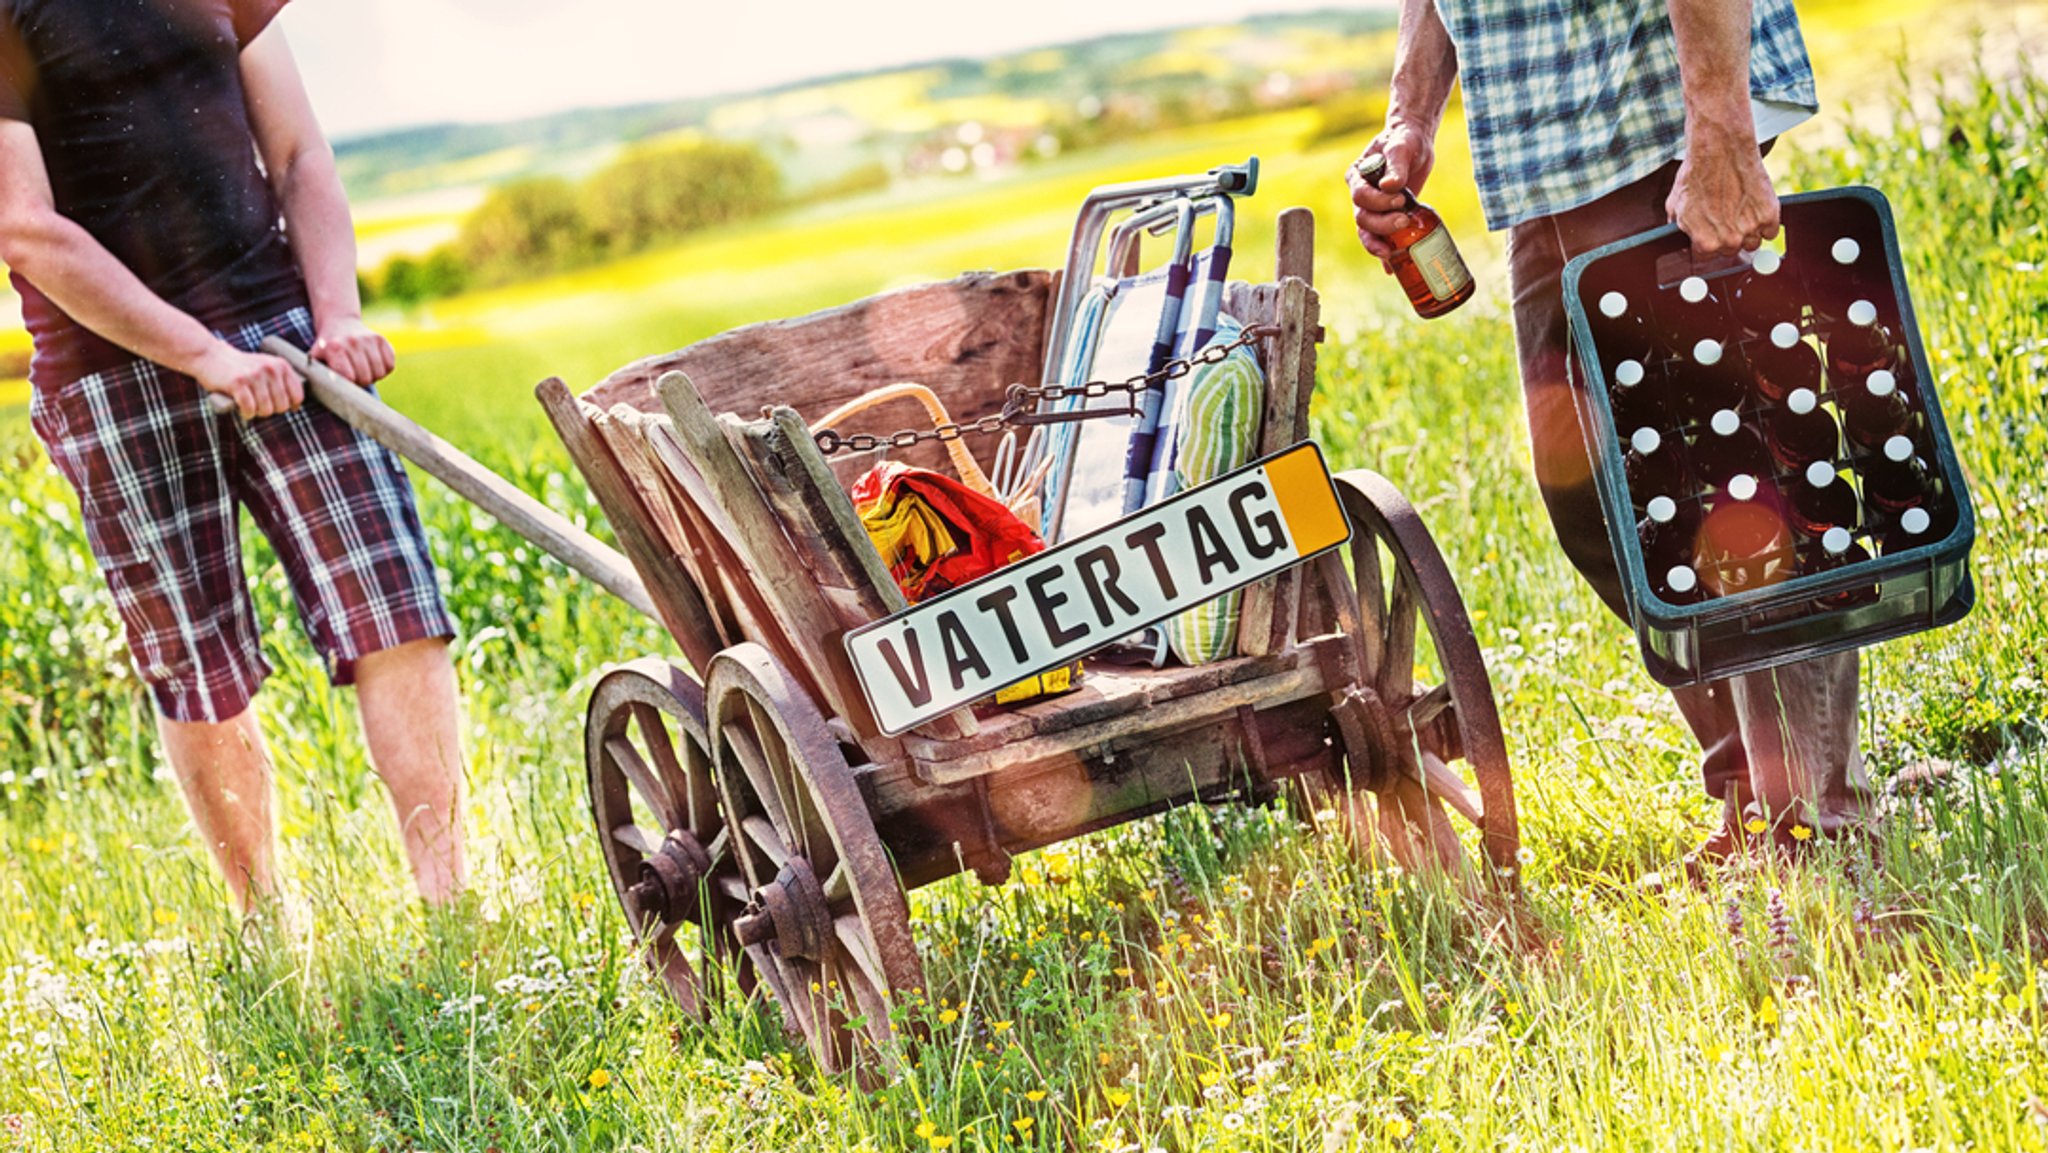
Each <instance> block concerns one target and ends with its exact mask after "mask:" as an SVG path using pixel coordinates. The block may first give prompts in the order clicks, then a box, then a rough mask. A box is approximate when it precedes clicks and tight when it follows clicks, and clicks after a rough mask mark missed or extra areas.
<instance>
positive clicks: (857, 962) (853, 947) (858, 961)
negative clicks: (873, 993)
mask: <svg viewBox="0 0 2048 1153" xmlns="http://www.w3.org/2000/svg"><path fill="white" fill-rule="evenodd" d="M832 935H833V936H835V937H837V938H839V945H840V947H841V948H843V949H845V950H846V956H847V959H849V960H851V961H852V962H853V963H854V966H855V967H856V968H858V969H859V970H860V974H861V976H862V977H864V978H865V979H866V980H867V982H868V983H869V984H870V985H872V986H873V987H874V988H875V989H877V990H880V989H886V988H888V987H889V978H888V975H887V974H885V973H884V972H883V971H882V962H881V961H880V960H878V959H877V958H876V957H875V949H874V945H873V944H872V943H870V942H869V941H868V931H867V926H866V925H864V924H862V923H861V919H860V914H859V913H848V914H846V915H845V916H841V917H834V918H832Z"/></svg>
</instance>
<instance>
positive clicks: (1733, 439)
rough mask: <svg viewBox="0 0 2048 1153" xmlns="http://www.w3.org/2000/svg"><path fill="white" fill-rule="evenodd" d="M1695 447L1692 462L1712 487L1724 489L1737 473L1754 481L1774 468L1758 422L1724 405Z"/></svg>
mask: <svg viewBox="0 0 2048 1153" xmlns="http://www.w3.org/2000/svg"><path fill="white" fill-rule="evenodd" d="M1693 449H1694V451H1693V466H1694V467H1695V468H1696V469H1698V470H1699V474H1700V480H1702V481H1704V482H1706V484H1707V485H1708V486H1709V487H1711V488H1715V489H1720V490H1724V491H1725V490H1726V489H1728V487H1729V485H1730V484H1731V482H1733V481H1734V480H1735V479H1736V478H1738V477H1744V476H1746V477H1749V478H1750V479H1751V481H1752V482H1755V481H1758V480H1760V479H1761V478H1763V477H1766V476H1768V475H1770V473H1771V471H1772V467H1771V465H1772V462H1771V450H1770V446H1769V445H1767V444H1766V443H1765V442H1764V438H1763V435H1762V434H1761V433H1759V432H1757V430H1756V428H1755V426H1753V425H1751V424H1750V423H1749V422H1747V421H1745V420H1743V419H1742V417H1740V416H1739V415H1737V414H1736V412H1735V410H1734V409H1732V408H1724V409H1722V410H1721V411H1719V412H1717V413H1715V414H1714V415H1713V417H1712V418H1710V419H1709V420H1708V422H1707V430H1706V431H1705V432H1703V433H1701V434H1700V437H1699V440H1698V441H1697V442H1695V444H1694V445H1693ZM1736 499H1738V500H1747V499H1749V498H1748V497H1737V498H1736Z"/></svg>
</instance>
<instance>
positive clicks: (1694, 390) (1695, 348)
mask: <svg viewBox="0 0 2048 1153" xmlns="http://www.w3.org/2000/svg"><path fill="white" fill-rule="evenodd" d="M1728 353H1729V349H1728V346H1727V345H1725V344H1723V343H1721V342H1720V341H1718V340H1714V339H1712V338H1703V339H1701V340H1698V341H1695V342H1694V343H1693V345H1692V346H1691V356H1690V357H1689V358H1688V359H1687V360H1686V361H1685V362H1683V366H1682V367H1681V368H1680V370H1679V373H1678V384H1677V385H1676V386H1675V388H1674V391H1675V392H1676V393H1677V395H1678V397H1679V400H1680V402H1681V403H1682V404H1684V405H1685V409H1686V415H1688V416H1689V417H1690V418H1691V419H1693V420H1697V421H1706V420H1711V419H1712V418H1713V416H1714V414H1715V413H1717V412H1720V411H1721V410H1722V409H1735V408H1741V407H1742V404H1743V402H1744V401H1746V400H1748V399H1749V385H1748V384H1747V383H1746V382H1745V381H1744V380H1743V379H1742V376H1741V374H1740V372H1739V371H1738V370H1737V368H1736V366H1735V365H1734V364H1733V363H1732V360H1731V358H1730V357H1729V355H1728Z"/></svg>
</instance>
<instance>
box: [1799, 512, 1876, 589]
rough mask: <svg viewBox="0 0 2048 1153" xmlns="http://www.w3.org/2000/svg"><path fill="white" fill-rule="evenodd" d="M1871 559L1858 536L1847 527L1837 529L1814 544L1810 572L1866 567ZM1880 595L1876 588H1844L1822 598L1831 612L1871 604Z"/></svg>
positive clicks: (1827, 532)
mask: <svg viewBox="0 0 2048 1153" xmlns="http://www.w3.org/2000/svg"><path fill="white" fill-rule="evenodd" d="M1869 560H1870V550H1869V549H1866V548H1864V547H1863V546H1862V545H1860V544H1858V543H1856V536H1855V534H1854V533H1852V532H1850V531H1849V530H1848V529H1846V528H1841V527H1836V528H1831V529H1829V530H1827V531H1826V532H1825V533H1822V534H1821V536H1820V539H1819V540H1817V541H1815V542H1814V547H1813V550H1812V557H1811V559H1810V560H1809V562H1808V566H1807V571H1809V572H1814V573H1828V572H1833V571H1835V570H1836V569H1842V568H1848V567H1849V566H1851V565H1859V564H1864V563H1866V562H1868V561H1869ZM1877 596H1878V589H1877V586H1876V585H1858V586H1856V587H1854V588H1848V589H1843V590H1842V591H1840V592H1836V593H1831V594H1829V595H1827V596H1824V597H1822V598H1820V603H1821V604H1822V605H1823V606H1825V607H1827V608H1831V609H1843V608H1853V607H1854V606H1856V605H1860V604H1869V603H1871V602H1872V601H1875V600H1876V599H1877Z"/></svg>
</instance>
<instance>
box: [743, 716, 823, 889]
mask: <svg viewBox="0 0 2048 1153" xmlns="http://www.w3.org/2000/svg"><path fill="white" fill-rule="evenodd" d="M747 715H748V717H750V718H751V720H752V727H753V731H754V734H755V736H756V737H757V738H759V745H760V749H761V755H762V760H763V761H764V762H765V763H766V764H767V766H768V771H769V772H770V773H772V774H773V775H774V777H775V782H776V785H777V786H778V787H780V788H781V789H782V790H783V792H782V806H783V808H782V811H783V814H784V817H785V821H784V827H785V828H787V829H788V830H789V831H790V836H791V837H792V838H794V840H795V841H796V843H795V844H794V845H793V846H791V848H792V849H793V850H794V851H795V852H798V853H801V854H802V855H803V856H805V857H806V858H808V859H810V860H811V862H812V864H813V865H816V864H817V863H818V860H817V858H818V843H817V841H816V840H814V839H813V838H812V831H813V830H814V829H821V828H822V825H821V823H820V822H819V821H818V819H817V813H816V811H815V807H814V806H813V805H812V804H811V798H810V795H809V792H810V790H809V789H808V788H807V787H806V785H805V782H804V780H803V776H802V774H801V773H799V772H798V771H797V767H796V764H795V763H794V762H793V761H792V760H791V759H790V755H789V747H788V746H787V745H786V744H785V743H784V741H783V739H782V731H781V730H780V729H778V728H777V727H776V726H775V720H774V718H773V717H771V716H769V715H768V710H767V709H766V708H764V707H762V704H761V702H760V701H757V700H755V699H754V698H752V697H748V698H747Z"/></svg>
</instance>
